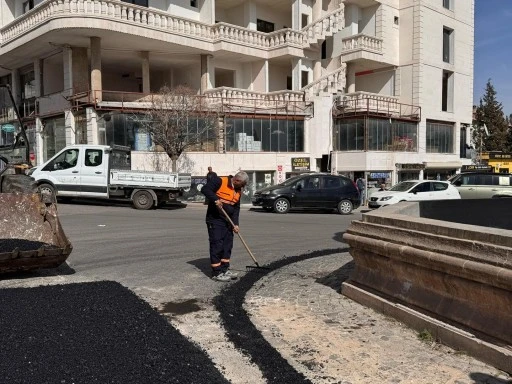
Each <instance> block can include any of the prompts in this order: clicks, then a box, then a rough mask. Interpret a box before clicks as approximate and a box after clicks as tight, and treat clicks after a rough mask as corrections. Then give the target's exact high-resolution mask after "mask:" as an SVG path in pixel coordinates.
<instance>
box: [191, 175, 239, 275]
mask: <svg viewBox="0 0 512 384" xmlns="http://www.w3.org/2000/svg"><path fill="white" fill-rule="evenodd" d="M248 181H249V176H248V175H247V173H245V172H243V171H240V172H238V173H237V174H236V175H235V176H222V177H218V176H214V177H212V178H211V179H210V180H209V181H208V182H207V183H206V185H205V186H204V187H203V188H202V189H201V192H202V193H203V194H204V195H205V197H206V199H207V200H208V210H207V211H206V226H207V228H208V238H209V241H210V264H211V267H212V279H213V280H216V281H222V282H227V281H230V280H234V279H236V278H237V273H235V272H233V271H231V270H230V269H229V262H230V259H231V249H232V248H233V236H234V235H233V233H238V231H239V228H238V224H239V215H240V198H241V196H242V189H243V187H244V186H245V185H246V184H247V182H248ZM221 208H222V209H224V211H225V212H226V213H227V215H228V216H229V217H230V219H231V220H232V221H233V224H234V225H235V226H234V227H232V226H231V224H230V223H229V221H228V219H227V218H226V217H225V216H224V214H223V213H222V212H221Z"/></svg>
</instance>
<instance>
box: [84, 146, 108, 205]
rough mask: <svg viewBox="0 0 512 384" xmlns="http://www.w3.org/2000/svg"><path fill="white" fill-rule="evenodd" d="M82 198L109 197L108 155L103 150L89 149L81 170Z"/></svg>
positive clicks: (86, 151)
mask: <svg viewBox="0 0 512 384" xmlns="http://www.w3.org/2000/svg"><path fill="white" fill-rule="evenodd" d="M80 196H88V197H100V198H101V197H108V155H107V154H105V153H104V152H103V149H102V148H87V149H85V151H84V158H83V163H82V167H81V169H80Z"/></svg>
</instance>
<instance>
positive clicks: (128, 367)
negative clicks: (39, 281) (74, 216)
mask: <svg viewBox="0 0 512 384" xmlns="http://www.w3.org/2000/svg"><path fill="white" fill-rule="evenodd" d="M0 342H1V347H0V383H9V384H13V383H23V384H31V383H37V384H43V383H76V384H80V383H85V384H90V383H123V384H126V383H141V384H142V383H144V384H145V383H151V384H154V383H198V384H199V383H205V384H206V383H208V384H210V383H227V381H226V380H225V379H224V378H223V376H222V375H221V374H220V373H219V371H218V370H217V369H216V368H215V366H214V365H213V363H212V362H211V360H210V359H209V358H208V357H207V355H206V354H205V353H204V352H203V351H202V350H200V349H199V348H198V347H196V346H195V345H194V344H192V343H191V342H190V341H188V340H187V339H186V338H185V337H184V336H182V335H181V334H180V333H179V332H178V331H177V330H176V329H175V328H173V327H172V326H171V325H170V324H169V323H168V322H167V320H166V319H165V318H164V317H163V316H162V315H160V314H158V312H157V311H156V310H154V309H153V308H151V307H150V306H149V304H147V303H146V302H144V301H143V300H141V299H139V298H138V297H137V296H136V295H135V294H133V293H132V292H131V291H129V290H128V289H126V288H124V287H122V286H121V285H120V284H118V283H115V282H94V283H83V284H68V285H56V286H42V287H36V288H9V289H1V290H0Z"/></svg>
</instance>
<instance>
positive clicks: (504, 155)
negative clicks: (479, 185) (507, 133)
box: [489, 153, 512, 160]
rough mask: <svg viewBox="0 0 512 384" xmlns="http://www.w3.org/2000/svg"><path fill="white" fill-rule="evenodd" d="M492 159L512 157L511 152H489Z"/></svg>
mask: <svg viewBox="0 0 512 384" xmlns="http://www.w3.org/2000/svg"><path fill="white" fill-rule="evenodd" d="M491 159H499V160H501V159H512V154H511V153H489V160H491Z"/></svg>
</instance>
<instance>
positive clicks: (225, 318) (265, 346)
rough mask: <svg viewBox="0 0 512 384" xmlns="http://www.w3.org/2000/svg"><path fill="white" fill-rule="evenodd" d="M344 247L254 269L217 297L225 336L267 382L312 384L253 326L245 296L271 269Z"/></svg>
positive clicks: (331, 252) (333, 251) (314, 252)
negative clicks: (246, 307) (246, 309)
mask: <svg viewBox="0 0 512 384" xmlns="http://www.w3.org/2000/svg"><path fill="white" fill-rule="evenodd" d="M343 251H346V249H345V248H343V249H342V248H336V249H326V250H321V251H313V252H309V253H306V254H303V255H300V256H294V257H287V258H283V259H280V260H277V261H275V262H273V263H271V264H268V265H265V267H268V268H269V269H255V270H253V273H247V274H246V275H245V276H243V277H242V278H241V279H239V280H238V281H237V282H235V283H233V284H230V285H228V286H227V287H226V288H224V289H223V290H222V294H221V295H219V296H217V297H216V298H215V306H216V308H217V310H218V311H219V312H220V316H221V319H222V322H223V324H224V327H225V329H226V333H227V335H228V337H229V339H230V340H231V341H232V342H233V344H234V345H235V346H236V347H237V348H238V349H240V350H242V351H243V352H244V353H246V354H247V355H248V356H250V357H251V359H252V361H253V362H254V363H255V364H256V365H258V367H259V368H260V370H261V372H262V374H263V377H265V379H266V380H267V382H268V383H290V384H300V383H311V381H310V380H309V379H307V378H306V377H305V376H304V375H303V374H302V373H300V372H297V371H296V370H295V369H294V368H293V367H292V366H291V365H290V364H289V363H288V361H287V360H286V359H284V358H283V357H282V356H281V355H280V354H279V352H278V351H276V350H275V349H274V348H273V347H272V346H271V345H270V343H269V342H268V341H267V340H265V338H264V337H263V336H262V335H261V332H260V331H259V330H258V329H257V328H256V327H255V326H254V325H253V323H252V322H251V319H250V317H249V315H248V314H247V312H246V311H245V309H244V308H243V304H244V300H245V295H246V293H247V292H248V291H249V290H250V289H251V288H252V287H253V286H254V285H255V284H256V283H257V282H258V280H259V279H261V278H262V277H263V276H265V275H266V274H268V273H270V272H271V271H272V270H275V269H278V268H281V267H284V266H285V265H288V264H292V263H295V262H298V261H303V260H307V259H311V258H314V257H321V256H326V255H331V254H334V253H340V252H343Z"/></svg>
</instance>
